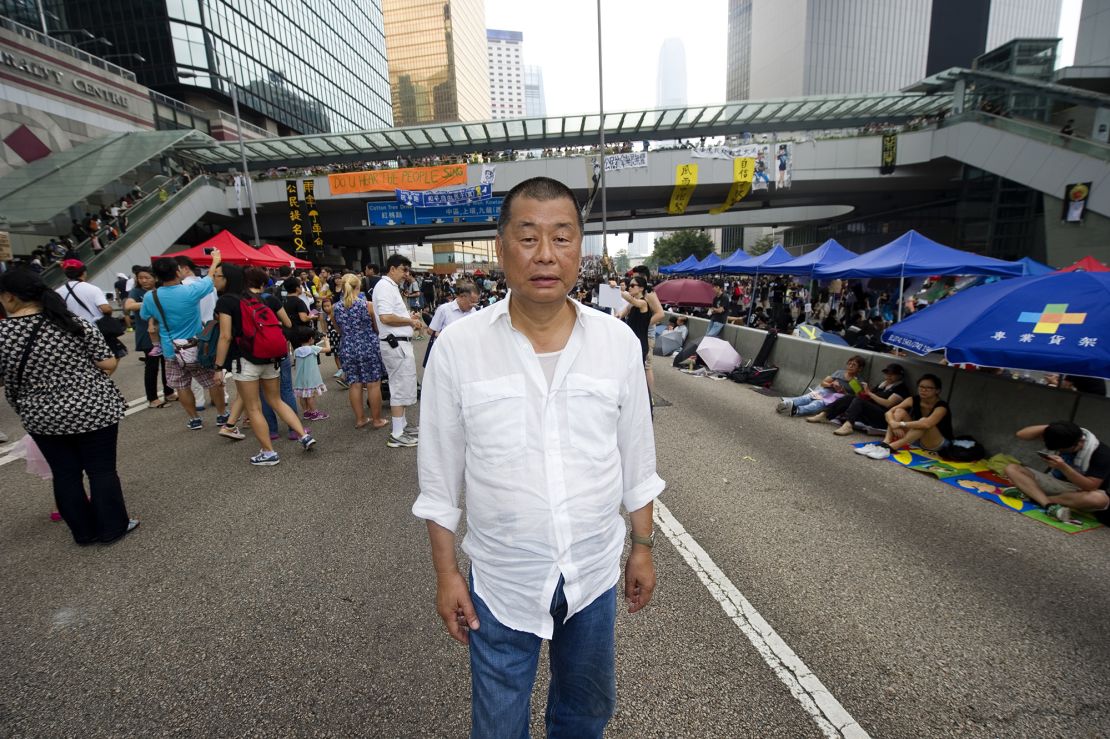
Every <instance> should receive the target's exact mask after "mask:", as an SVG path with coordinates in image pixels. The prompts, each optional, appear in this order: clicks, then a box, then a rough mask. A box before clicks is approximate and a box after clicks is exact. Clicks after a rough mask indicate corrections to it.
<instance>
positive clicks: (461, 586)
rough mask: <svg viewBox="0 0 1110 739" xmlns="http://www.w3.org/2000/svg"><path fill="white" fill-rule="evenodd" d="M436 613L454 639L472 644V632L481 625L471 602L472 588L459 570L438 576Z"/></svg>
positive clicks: (461, 642)
mask: <svg viewBox="0 0 1110 739" xmlns="http://www.w3.org/2000/svg"><path fill="white" fill-rule="evenodd" d="M436 611H438V612H439V617H440V618H442V619H443V623H444V625H446V626H447V633H448V634H450V635H451V638H452V639H454V640H455V641H457V642H458V643H460V644H469V643H470V631H471V630H474V631H477V630H478V627H479V626H480V624H479V623H478V614H476V613H475V612H474V603H473V602H471V600H470V588H469V587H467V585H466V579H465V578H464V577H463V576H462V573H460V572H459V571H458V570H455V571H454V572H448V573H445V574H439V575H438V576H437V579H436Z"/></svg>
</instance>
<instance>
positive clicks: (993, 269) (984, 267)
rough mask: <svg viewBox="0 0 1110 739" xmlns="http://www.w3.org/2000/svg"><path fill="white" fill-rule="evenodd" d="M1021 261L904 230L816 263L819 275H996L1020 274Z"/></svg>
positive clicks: (816, 272) (820, 276) (1018, 275)
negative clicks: (839, 258)
mask: <svg viewBox="0 0 1110 739" xmlns="http://www.w3.org/2000/svg"><path fill="white" fill-rule="evenodd" d="M1024 271H1025V267H1024V265H1021V264H1018V263H1017V262H1006V261H1003V260H1001V259H992V258H991V257H983V256H980V255H978V254H972V253H971V252H966V251H960V250H959V249H953V248H952V247H949V246H944V245H943V244H938V243H937V242H935V241H933V240H932V239H929V238H927V237H925V236H922V235H921V234H919V233H918V232H917V231H913V230H910V231H907V232H906V233H904V234H902V235H901V236H899V237H898V238H897V239H895V240H894V241H892V242H890V243H889V244H886V245H885V246H880V247H879V248H878V249H875V250H873V251H869V252H867V253H866V254H861V255H860V256H858V257H856V258H855V259H849V260H846V261H844V262H840V263H839V264H831V265H828V266H822V267H818V268H817V269H815V270H814V275H815V276H816V277H818V278H820V279H830V278H833V277H857V278H859V277H927V276H929V275H998V276H1000V277H1020V276H1021V275H1022V274H1023V273H1024Z"/></svg>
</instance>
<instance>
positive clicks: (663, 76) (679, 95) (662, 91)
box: [655, 38, 686, 108]
mask: <svg viewBox="0 0 1110 739" xmlns="http://www.w3.org/2000/svg"><path fill="white" fill-rule="evenodd" d="M655 80H656V81H655V104H656V106H657V107H660V108H673V107H678V106H682V105H686V47H685V46H683V45H682V39H680V38H669V39H667V40H665V41H664V42H663V45H662V46H661V47H660V48H659V68H658V71H657V73H656V78H655Z"/></svg>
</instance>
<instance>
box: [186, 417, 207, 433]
mask: <svg viewBox="0 0 1110 739" xmlns="http://www.w3.org/2000/svg"><path fill="white" fill-rule="evenodd" d="M185 425H186V426H187V427H188V428H189V430H190V431H200V430H201V429H202V428H204V419H203V418H190V419H189V422H188V423H187V424H185Z"/></svg>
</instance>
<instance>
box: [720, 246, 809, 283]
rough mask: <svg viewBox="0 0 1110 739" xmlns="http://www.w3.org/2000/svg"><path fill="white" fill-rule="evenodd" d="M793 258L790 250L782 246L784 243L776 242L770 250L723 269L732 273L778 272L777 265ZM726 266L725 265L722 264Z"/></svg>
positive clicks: (767, 273)
mask: <svg viewBox="0 0 1110 739" xmlns="http://www.w3.org/2000/svg"><path fill="white" fill-rule="evenodd" d="M791 259H793V257H792V256H790V252H788V251H787V250H786V249H783V248H782V244H775V246H774V248H773V249H771V250H770V251H767V252H764V253H763V254H760V255H759V256H758V257H752V258H751V259H748V260H746V261H744V262H742V263H740V264H735V265H732V266H729V267H725V268H723V269H722V270H721V271H722V272H724V273H726V274H730V275H754V274H764V275H773V274H777V272H778V269H777V265H780V264H785V263H786V262H789V261H790V260H791ZM722 267H724V265H722Z"/></svg>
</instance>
